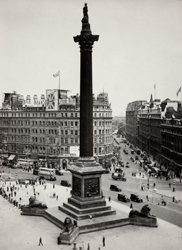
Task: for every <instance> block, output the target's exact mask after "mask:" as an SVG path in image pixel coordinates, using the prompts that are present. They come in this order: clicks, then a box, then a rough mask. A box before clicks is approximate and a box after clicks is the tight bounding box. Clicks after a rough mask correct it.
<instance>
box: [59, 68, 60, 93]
mask: <svg viewBox="0 0 182 250" xmlns="http://www.w3.org/2000/svg"><path fill="white" fill-rule="evenodd" d="M59 90H60V71H59Z"/></svg>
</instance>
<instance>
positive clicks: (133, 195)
mask: <svg viewBox="0 0 182 250" xmlns="http://www.w3.org/2000/svg"><path fill="white" fill-rule="evenodd" d="M130 200H131V201H135V202H139V203H140V202H143V199H141V198H140V197H139V195H138V194H134V193H133V194H131V196H130Z"/></svg>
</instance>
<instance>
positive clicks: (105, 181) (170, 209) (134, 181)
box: [4, 144, 182, 227]
mask: <svg viewBox="0 0 182 250" xmlns="http://www.w3.org/2000/svg"><path fill="white" fill-rule="evenodd" d="M125 147H126V148H127V150H128V155H126V154H125V153H124V152H123V148H125ZM120 151H121V152H120V155H121V157H122V161H123V162H124V163H125V165H126V162H129V164H130V168H126V167H124V168H123V170H124V172H125V177H126V178H127V181H120V180H118V181H116V180H113V179H112V178H111V173H109V174H103V175H102V190H103V194H104V196H105V197H106V198H108V197H109V196H110V197H111V205H112V200H113V201H116V202H118V203H120V201H118V199H117V195H118V192H114V191H110V185H111V184H114V185H118V186H119V187H120V188H121V189H122V193H125V194H126V195H127V196H128V197H130V194H131V193H133V192H134V193H137V194H139V196H140V197H141V198H142V199H143V200H144V202H143V203H136V202H132V205H133V208H134V209H138V210H140V209H141V208H142V207H143V205H144V204H146V203H149V204H150V206H151V214H154V215H156V216H157V217H158V218H160V219H163V220H165V221H167V222H170V223H172V224H174V225H177V226H179V227H182V220H181V215H182V199H181V201H180V202H179V203H174V202H172V196H173V195H175V193H177V192H178V193H180V194H182V183H180V182H179V181H178V182H176V185H175V187H176V192H175V193H172V187H171V188H169V181H166V180H165V178H164V177H163V178H162V179H159V178H155V177H152V178H150V179H149V183H150V190H151V191H149V190H146V189H145V190H144V191H142V190H141V184H143V183H145V186H147V182H148V179H147V175H146V173H145V172H144V174H145V178H142V177H141V178H136V177H133V176H132V173H133V172H134V173H136V172H137V169H138V164H135V163H133V162H132V161H131V160H130V157H131V155H130V151H131V150H130V149H129V148H128V145H126V144H121V149H120ZM132 156H133V155H132ZM4 171H5V172H6V173H8V172H9V171H10V172H11V176H12V177H15V174H16V173H17V178H21V177H23V178H32V177H36V176H35V175H33V174H32V173H29V172H27V171H23V170H22V169H9V168H7V167H4ZM56 178H57V180H56V181H54V182H52V181H50V183H55V184H57V185H60V181H61V180H68V181H69V182H70V183H71V179H72V178H71V173H70V172H69V171H67V172H66V171H65V172H64V173H63V176H58V175H57V176H56ZM47 182H49V181H47ZM153 183H155V184H156V193H153V192H152V190H153V189H152V187H153ZM165 192H167V193H169V194H170V195H167V196H166V195H165V194H164V193H165ZM146 195H148V196H149V201H147V199H146ZM161 195H163V197H164V200H165V201H166V202H167V205H166V206H160V205H157V203H158V201H159V200H160V199H161ZM178 198H179V199H180V197H178ZM122 204H124V205H126V206H130V205H131V202H129V203H123V202H122Z"/></svg>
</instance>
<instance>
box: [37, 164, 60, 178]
mask: <svg viewBox="0 0 182 250" xmlns="http://www.w3.org/2000/svg"><path fill="white" fill-rule="evenodd" d="M38 176H39V179H42V180H44V179H46V180H50V181H55V180H56V173H55V169H53V168H42V167H40V168H39V170H38Z"/></svg>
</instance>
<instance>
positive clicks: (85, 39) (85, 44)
mask: <svg viewBox="0 0 182 250" xmlns="http://www.w3.org/2000/svg"><path fill="white" fill-rule="evenodd" d="M98 40H99V35H92V34H90V35H80V36H75V37H74V41H75V43H79V45H80V48H81V50H91V49H92V46H93V44H94V42H97V41H98Z"/></svg>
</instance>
